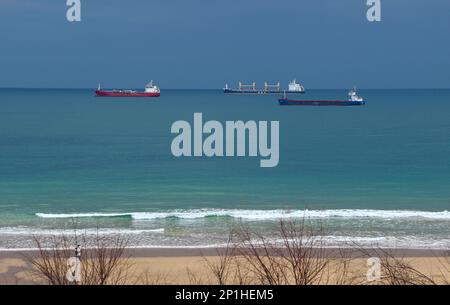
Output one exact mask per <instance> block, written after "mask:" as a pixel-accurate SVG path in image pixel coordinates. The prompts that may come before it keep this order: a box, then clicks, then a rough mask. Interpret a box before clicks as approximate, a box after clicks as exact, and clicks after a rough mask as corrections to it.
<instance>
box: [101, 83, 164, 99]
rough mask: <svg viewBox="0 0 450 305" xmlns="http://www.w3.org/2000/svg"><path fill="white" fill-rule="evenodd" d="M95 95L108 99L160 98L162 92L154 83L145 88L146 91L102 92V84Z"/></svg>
mask: <svg viewBox="0 0 450 305" xmlns="http://www.w3.org/2000/svg"><path fill="white" fill-rule="evenodd" d="M95 95H96V96H108V97H158V96H160V95H161V91H160V89H159V87H158V86H155V85H153V81H151V82H150V83H148V84H147V85H146V86H145V89H144V91H134V90H102V89H101V88H100V84H98V89H97V90H95Z"/></svg>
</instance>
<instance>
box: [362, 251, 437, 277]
mask: <svg viewBox="0 0 450 305" xmlns="http://www.w3.org/2000/svg"><path fill="white" fill-rule="evenodd" d="M361 252H363V253H365V254H366V255H367V256H368V257H377V258H379V260H380V267H381V272H382V276H381V279H380V281H379V284H384V285H436V284H438V283H437V282H436V281H435V279H434V278H433V276H429V275H427V274H425V273H423V272H421V271H419V270H418V269H416V268H414V267H413V266H412V265H411V263H410V262H408V261H407V259H406V258H404V257H401V256H399V255H397V256H396V255H394V254H393V252H392V251H390V250H388V249H383V248H375V249H361Z"/></svg>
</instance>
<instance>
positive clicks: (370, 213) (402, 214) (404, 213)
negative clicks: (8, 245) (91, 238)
mask: <svg viewBox="0 0 450 305" xmlns="http://www.w3.org/2000/svg"><path fill="white" fill-rule="evenodd" d="M36 216H38V217H41V218H89V217H131V218H132V219H135V220H152V219H164V218H170V217H176V218H181V219H198V218H205V217H213V216H216V217H233V218H240V219H247V220H276V219H282V218H306V219H333V218H337V219H339V218H342V219H358V218H359V219H361V218H379V219H402V218H417V219H430V220H450V212H449V211H440V212H430V211H413V210H370V209H336V210H250V209H247V210H244V209H193V210H172V211H164V212H129V213H74V214H47V213H36Z"/></svg>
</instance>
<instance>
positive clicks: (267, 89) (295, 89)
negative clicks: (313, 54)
mask: <svg viewBox="0 0 450 305" xmlns="http://www.w3.org/2000/svg"><path fill="white" fill-rule="evenodd" d="M223 92H224V93H228V94H280V93H283V92H287V93H305V88H304V87H303V86H302V85H301V84H299V83H297V80H295V79H294V80H293V81H291V82H290V83H289V86H288V90H282V89H281V86H280V82H277V83H276V84H269V83H268V82H265V83H264V88H263V89H258V88H256V83H255V82H253V83H251V84H243V83H242V82H239V88H238V89H232V88H229V87H228V84H225V88H223Z"/></svg>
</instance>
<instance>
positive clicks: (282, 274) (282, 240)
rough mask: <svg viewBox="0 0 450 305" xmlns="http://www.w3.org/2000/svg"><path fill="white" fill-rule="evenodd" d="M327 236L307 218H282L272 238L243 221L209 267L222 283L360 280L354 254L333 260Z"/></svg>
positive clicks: (352, 281) (305, 282)
mask: <svg viewBox="0 0 450 305" xmlns="http://www.w3.org/2000/svg"><path fill="white" fill-rule="evenodd" d="M231 236H232V237H231ZM323 237H324V230H323V228H322V226H321V225H319V226H317V224H316V223H312V222H310V223H307V221H306V220H305V219H303V220H301V221H299V222H296V221H285V220H280V222H279V225H278V228H277V236H276V237H275V238H272V239H269V238H267V237H266V236H264V235H262V234H259V233H258V232H254V231H252V230H250V229H249V228H248V227H246V226H244V225H242V224H241V225H240V226H238V227H237V228H235V229H234V230H233V233H232V235H230V238H229V240H228V243H227V246H226V248H225V249H221V252H219V253H220V254H219V256H218V259H217V260H216V261H213V262H211V261H208V267H209V270H210V271H211V273H212V274H213V276H214V278H215V281H216V282H217V283H218V284H230V283H231V284H249V283H252V284H255V283H256V284H268V285H286V284H294V285H311V284H324V283H333V284H344V283H350V282H351V283H357V282H358V283H359V281H358V280H357V279H358V276H354V275H352V274H350V260H351V259H350V257H345V256H343V255H344V254H346V253H344V251H341V253H340V254H341V256H340V257H339V258H337V259H334V260H332V259H330V257H329V255H328V252H327V249H326V248H325V244H324V240H323ZM332 269H333V270H332ZM331 270H332V271H331Z"/></svg>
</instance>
